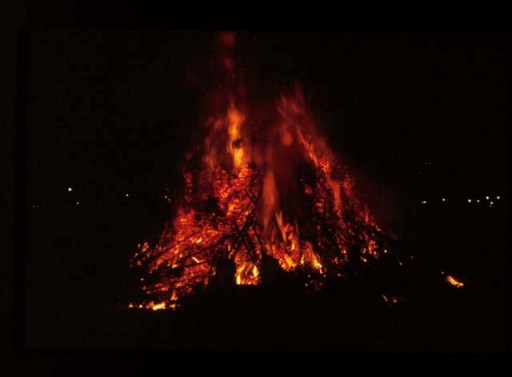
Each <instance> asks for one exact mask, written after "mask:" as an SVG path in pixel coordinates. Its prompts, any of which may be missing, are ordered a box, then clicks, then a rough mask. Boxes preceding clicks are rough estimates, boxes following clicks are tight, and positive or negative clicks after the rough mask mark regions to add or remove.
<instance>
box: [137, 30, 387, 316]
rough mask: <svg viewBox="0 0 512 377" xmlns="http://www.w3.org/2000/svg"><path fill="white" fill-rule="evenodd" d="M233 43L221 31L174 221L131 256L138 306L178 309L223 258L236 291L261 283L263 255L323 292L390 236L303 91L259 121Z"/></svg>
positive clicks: (284, 97)
mask: <svg viewBox="0 0 512 377" xmlns="http://www.w3.org/2000/svg"><path fill="white" fill-rule="evenodd" d="M234 42H235V36H234V34H232V33H221V36H220V44H221V46H222V54H221V58H220V63H221V65H222V67H223V72H224V73H225V78H226V85H224V89H223V90H221V91H220V92H219V93H217V95H216V96H214V97H213V98H212V99H211V101H210V103H209V106H208V110H207V117H206V120H205V122H204V126H205V138H204V144H203V145H202V146H201V148H199V149H198V151H197V152H196V153H193V154H191V155H190V157H189V159H188V163H187V164H186V166H185V167H184V168H183V174H182V176H183V183H184V191H183V195H182V198H181V200H180V201H179V203H178V205H177V207H176V212H175V216H174V218H173V220H172V221H171V222H170V223H169V224H168V226H167V227H166V228H165V229H164V231H163V234H162V235H161V238H160V240H159V242H158V243H157V244H156V245H155V246H153V247H150V245H149V244H148V243H144V244H143V245H141V246H140V249H139V251H138V252H137V253H136V254H135V256H134V257H133V259H132V266H137V267H138V268H140V269H142V270H143V271H145V274H144V276H143V278H141V280H142V281H143V284H142V287H141V288H142V291H143V292H144V295H145V299H144V301H143V302H142V303H140V304H138V307H141V308H149V309H154V310H157V309H164V308H175V307H176V305H177V303H178V301H179V299H180V298H182V297H184V296H187V295H190V294H191V293H192V292H193V291H194V290H195V289H196V288H198V287H200V286H206V285H208V284H209V283H210V282H211V279H212V277H214V276H215V275H216V273H217V265H218V263H219V262H220V261H222V260H230V261H232V262H233V263H234V265H235V273H234V277H233V279H234V281H235V282H236V284H238V285H257V284H259V283H260V282H261V276H260V275H261V273H260V272H261V271H260V270H261V261H262V258H264V257H265V258H273V259H275V260H276V261H277V263H278V264H279V266H280V268H281V269H282V270H284V271H286V272H300V271H302V272H306V274H305V275H304V276H307V277H308V279H309V280H310V283H313V285H315V286H320V285H321V284H322V281H325V280H327V279H331V278H339V277H342V276H343V275H344V273H345V272H346V266H348V265H351V266H353V265H361V264H364V263H368V262H371V261H373V260H376V259H379V258H380V257H381V255H382V254H383V253H387V249H386V248H387V246H385V245H387V242H386V237H385V236H384V235H383V234H382V232H381V229H380V228H379V226H378V225H377V224H376V222H375V221H374V219H373V218H372V215H371V214H370V212H369V210H368V208H367V207H366V206H365V205H364V204H363V203H361V201H360V200H359V199H358V198H357V195H356V191H355V188H354V181H353V178H352V176H351V174H350V172H349V170H348V168H347V166H346V164H344V163H343V161H342V159H340V157H339V156H337V155H336V154H335V153H334V152H333V150H332V149H331V148H330V147H329V145H328V143H327V140H326V139H325V137H323V136H322V135H321V134H320V133H319V131H318V127H317V125H316V123H315V120H314V118H313V116H312V115H311V113H310V111H309V109H308V106H307V104H306V101H305V99H304V96H303V94H302V91H301V89H300V87H299V86H296V87H295V88H294V90H293V91H291V92H290V93H285V94H281V95H280V96H279V98H278V99H277V100H276V101H274V102H273V103H272V104H271V105H270V106H267V107H265V108H264V111H263V112H264V114H265V117H263V116H261V114H262V112H261V109H260V110H259V111H254V109H252V110H251V108H250V106H249V104H248V103H247V101H246V99H245V95H244V93H245V88H244V86H243V85H242V83H241V82H240V80H239V75H238V74H237V71H236V69H235V64H234V59H233V56H232V49H233V46H234ZM130 305H131V306H133V304H130Z"/></svg>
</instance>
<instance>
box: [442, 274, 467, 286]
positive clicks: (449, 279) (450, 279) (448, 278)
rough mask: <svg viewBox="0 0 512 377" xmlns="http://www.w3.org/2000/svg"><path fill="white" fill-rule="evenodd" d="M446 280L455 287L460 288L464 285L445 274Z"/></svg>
mask: <svg viewBox="0 0 512 377" xmlns="http://www.w3.org/2000/svg"><path fill="white" fill-rule="evenodd" d="M446 281H447V282H448V283H450V284H451V285H453V286H454V287H455V288H462V287H463V286H464V283H463V282H461V281H460V280H457V279H455V278H454V277H453V276H451V275H446Z"/></svg>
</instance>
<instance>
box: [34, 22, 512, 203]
mask: <svg viewBox="0 0 512 377" xmlns="http://www.w3.org/2000/svg"><path fill="white" fill-rule="evenodd" d="M214 37H215V34H214V33H211V32H205V33H201V32H195V33H184V32H182V33H174V32H159V31H154V32H144V31H138V32H130V31H50V30H48V31H45V30H40V31H37V32H35V33H34V34H33V35H32V51H31V75H30V81H29V85H30V89H29V90H30V101H29V102H30V127H29V135H30V138H29V152H30V163H31V169H30V183H31V190H32V191H31V192H32V201H33V202H47V203H51V202H53V201H60V200H63V199H64V200H67V199H65V198H67V197H68V196H67V192H66V188H67V187H68V186H72V187H73V188H74V189H75V194H74V195H75V196H74V197H76V198H80V199H81V200H83V201H87V200H89V199H92V200H96V199H99V200H100V201H101V200H105V201H108V200H110V199H112V198H116V197H119V196H120V195H123V194H124V193H125V192H129V193H132V194H134V193H136V194H139V195H140V196H144V197H154V198H156V197H158V196H159V195H160V194H161V193H162V192H163V190H164V188H165V186H166V185H167V183H168V181H169V179H170V178H171V177H172V173H173V172H174V171H176V168H177V167H178V166H179V163H180V161H181V157H182V155H183V152H184V151H185V150H186V149H187V147H188V146H189V145H190V143H191V142H192V140H193V138H192V135H193V134H194V131H195V130H197V127H198V122H199V121H198V114H199V109H200V104H201V100H202V96H204V95H207V94H208V93H209V91H212V90H215V88H209V89H208V90H203V89H201V90H199V89H198V88H194V87H193V85H191V82H190V80H188V79H187V72H194V74H196V75H197V76H199V77H202V78H204V79H205V80H207V79H208V75H209V72H211V66H212V60H213V59H214V58H215V49H214V46H215V43H214ZM236 58H237V59H238V62H239V64H240V65H241V66H242V67H244V69H245V71H246V72H247V75H248V77H250V78H251V79H252V81H253V82H257V83H258V84H257V85H256V86H253V87H250V88H249V91H250V92H252V93H253V94H254V95H255V96H258V95H260V96H264V95H267V93H271V95H274V96H277V95H278V93H279V92H280V91H281V90H282V89H286V88H289V87H291V85H292V84H293V83H294V82H296V81H298V82H300V83H301V84H302V86H303V88H304V92H305V95H306V97H307V98H308V100H309V102H310V104H311V106H312V109H313V112H314V114H315V115H316V117H317V119H319V122H320V124H321V127H323V128H324V130H325V132H326V133H327V134H328V135H329V136H330V139H331V141H332V144H333V146H334V148H335V149H337V150H338V151H340V152H341V153H342V154H344V155H346V157H347V158H348V160H349V161H350V162H351V164H352V166H353V167H354V168H355V169H356V170H357V171H358V172H361V173H363V174H364V175H365V176H367V177H368V179H369V180H370V181H374V182H379V183H384V184H389V185H392V186H394V187H399V189H400V190H401V191H403V192H406V193H407V194H411V195H412V196H413V197H414V196H417V195H437V193H438V192H440V191H443V190H444V193H446V192H448V193H451V194H452V195H458V196H461V195H462V196H465V195H466V194H473V193H475V194H481V193H484V192H487V191H489V190H491V191H493V192H494V191H496V190H503V189H504V184H505V179H506V163H507V162H506V161H507V160H506V159H507V137H508V131H507V124H508V123H507V122H508V120H509V106H508V105H509V102H508V97H507V96H508V92H507V85H508V82H509V79H510V69H509V67H510V49H509V48H508V47H507V40H506V39H505V38H504V37H501V36H492V35H488V36H481V35H453V34H447V35H430V34H416V35H415V34H354V33H352V34H338V33H243V32H242V33H239V35H238V42H237V53H236ZM427 161H428V162H430V165H428V166H426V165H425V162H427ZM419 172H420V173H419ZM418 173H419V174H418Z"/></svg>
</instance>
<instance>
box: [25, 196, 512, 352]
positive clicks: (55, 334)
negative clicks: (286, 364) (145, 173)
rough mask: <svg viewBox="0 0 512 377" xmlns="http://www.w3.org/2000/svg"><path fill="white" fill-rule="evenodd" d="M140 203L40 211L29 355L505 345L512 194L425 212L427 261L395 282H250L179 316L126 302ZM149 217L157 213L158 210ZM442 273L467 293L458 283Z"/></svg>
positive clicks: (29, 284)
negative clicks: (491, 203) (299, 286)
mask: <svg viewBox="0 0 512 377" xmlns="http://www.w3.org/2000/svg"><path fill="white" fill-rule="evenodd" d="M138 205H140V206H142V205H143V203H142V201H141V200H137V199H136V198H135V199H132V200H131V201H126V202H125V203H122V202H120V203H118V205H116V206H112V207H111V208H108V209H99V208H94V207H91V206H85V205H84V206H67V207H65V206H62V207H60V208H46V209H39V210H37V209H32V210H31V212H30V227H29V234H30V237H29V244H28V253H27V260H26V265H27V270H26V276H27V280H26V293H27V296H26V298H27V301H26V302H27V308H26V319H27V321H26V341H27V346H28V347H29V348H32V347H35V348H40V347H41V348H46V347H50V348H75V347H78V348H82V347H86V348H91V347H92V348H103V347H107V348H111V347H115V348H124V347H152V348H154V347H170V348H230V349H232V348H235V349H239V348H242V349H243V348H250V349H254V348H256V349H292V350H309V349H321V350H350V351H353V350H371V351H405V352H409V351H457V352H459V351H478V352H494V351H503V350H505V347H506V341H507V338H506V336H507V320H506V318H508V315H507V314H506V313H507V312H506V263H505V262H506V250H507V249H506V234H507V232H506V224H507V218H506V216H507V211H506V208H507V205H508V203H507V202H505V201H504V200H503V199H502V202H500V203H499V205H497V206H496V207H495V208H492V209H490V208H485V207H484V208H480V209H478V208H468V207H467V206H466V207H463V206H462V207H461V206H455V205H452V206H439V207H438V208H435V207H432V206H431V207H427V206H425V207H423V208H420V210H419V211H418V213H417V218H416V220H415V222H416V224H417V230H418V233H417V234H416V236H415V238H414V245H415V246H413V247H410V249H409V250H408V251H409V252H410V254H411V255H414V256H415V259H414V260H411V261H410V262H406V263H405V264H404V266H403V267H402V268H400V269H399V270H401V271H402V272H401V273H398V274H397V273H394V272H393V273H392V275H390V276H388V277H387V278H386V281H379V280H377V281H374V282H372V281H366V283H365V282H361V283H360V284H359V285H358V286H357V287H346V288H344V289H338V290H333V291H331V292H323V293H319V294H317V295H301V294H299V293H294V292H291V291H279V290H273V289H268V288H267V289H266V288H253V287H248V288H247V287H246V288H243V287H242V288H239V289H238V290H235V292H233V293H231V294H222V293H221V292H217V293H215V292H212V293H210V294H207V295H205V296H204V297H202V298H199V297H198V298H197V299H196V300H194V301H193V302H192V303H191V304H189V305H186V306H184V307H183V308H182V309H181V310H179V311H177V312H168V311H160V312H147V311H138V310H128V309H127V308H126V301H123V300H126V297H127V296H126V295H127V293H128V292H127V289H126V279H127V278H128V260H129V257H130V256H131V255H132V253H133V251H134V245H135V244H136V243H137V242H139V241H140V240H141V239H144V236H145V235H147V234H148V229H142V227H141V226H140V224H141V221H140V219H139V218H136V217H133V216H130V215H131V214H133V213H134V211H135V210H136V208H135V207H137V206H138ZM138 211H140V209H138ZM138 211H137V212H138ZM56 212H57V213H58V215H59V216H56V215H57V213H56ZM146 215H147V216H146V217H145V218H147V219H150V218H151V212H150V211H149V210H147V214H146ZM127 219H129V220H127ZM145 223H146V224H147V222H145ZM147 226H148V227H149V226H151V224H147ZM50 251H51V253H50ZM442 270H444V271H446V272H447V273H452V274H453V275H454V276H456V277H458V278H460V279H462V280H463V281H464V282H465V283H466V286H465V287H464V288H462V289H455V288H454V287H452V286H450V285H448V284H447V283H446V282H444V281H443V279H442V276H441V274H440V272H441V271H442ZM388 275H389V274H388ZM48 276H51V279H49V278H48ZM386 291H391V292H395V293H396V294H395V295H396V296H400V297H402V298H403V300H402V301H401V302H400V303H399V304H397V305H393V306H387V305H385V304H384V302H383V301H382V299H381V298H380V295H381V294H382V293H383V292H386Z"/></svg>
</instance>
